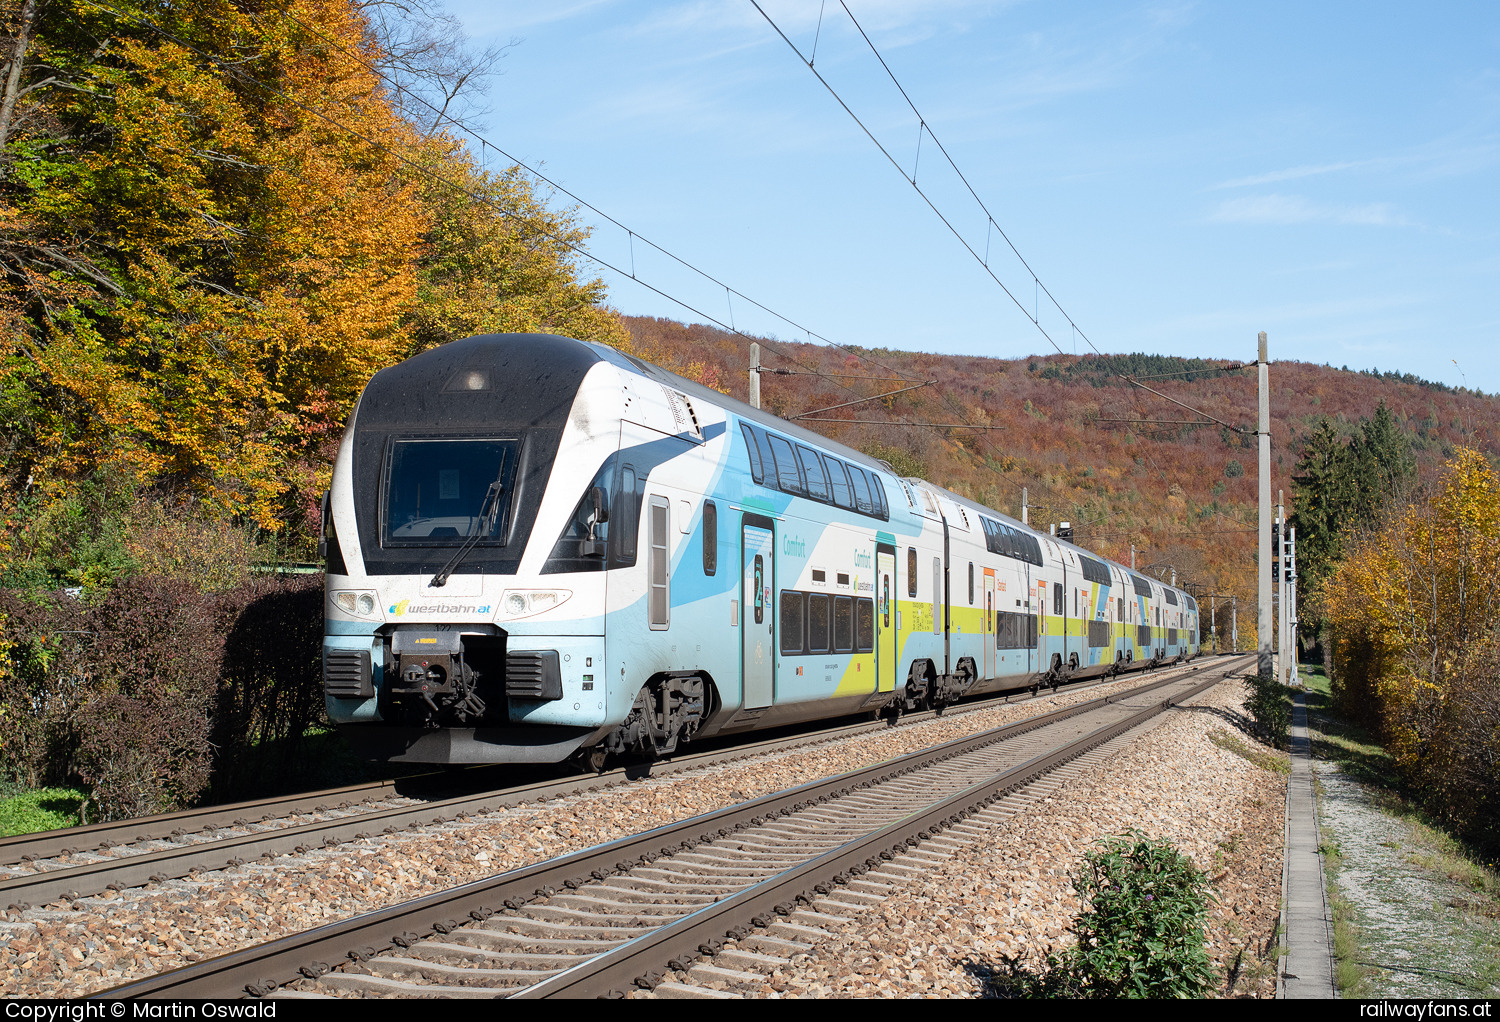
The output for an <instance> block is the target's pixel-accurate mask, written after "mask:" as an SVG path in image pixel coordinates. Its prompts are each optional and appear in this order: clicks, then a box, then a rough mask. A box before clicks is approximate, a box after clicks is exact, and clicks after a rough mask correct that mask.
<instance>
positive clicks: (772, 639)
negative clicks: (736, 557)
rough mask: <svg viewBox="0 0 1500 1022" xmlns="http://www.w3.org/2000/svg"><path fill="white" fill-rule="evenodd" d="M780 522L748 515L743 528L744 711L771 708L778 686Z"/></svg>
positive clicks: (742, 668) (741, 542)
mask: <svg viewBox="0 0 1500 1022" xmlns="http://www.w3.org/2000/svg"><path fill="white" fill-rule="evenodd" d="M775 555H776V523H775V522H773V521H772V520H771V519H769V518H766V517H764V516H763V515H751V514H747V515H745V517H744V519H743V521H742V522H741V525H740V606H741V607H742V608H743V610H742V611H741V613H740V677H741V679H742V692H743V696H744V701H743V703H742V707H743V708H744V709H748V710H753V709H758V708H760V707H762V706H770V705H771V700H772V698H773V695H774V693H775V686H776V615H775V606H776V602H775V600H774V599H773V598H772V597H773V594H774V593H775V591H776V562H775Z"/></svg>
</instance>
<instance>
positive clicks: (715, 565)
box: [703, 500, 719, 575]
mask: <svg viewBox="0 0 1500 1022" xmlns="http://www.w3.org/2000/svg"><path fill="white" fill-rule="evenodd" d="M718 570H719V508H718V506H717V505H715V504H714V502H713V501H711V500H705V501H704V502H703V574H705V575H712V574H713V573H714V572H716V571H718Z"/></svg>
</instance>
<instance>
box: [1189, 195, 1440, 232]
mask: <svg viewBox="0 0 1500 1022" xmlns="http://www.w3.org/2000/svg"><path fill="white" fill-rule="evenodd" d="M1208 219H1209V221H1210V222H1211V223H1220V224H1269V225H1279V226H1285V225H1291V224H1317V223H1321V224H1346V225H1351V226H1365V227H1411V226H1414V222H1413V221H1412V220H1411V219H1410V218H1409V217H1407V216H1406V215H1405V214H1404V213H1402V212H1401V211H1400V210H1398V209H1397V208H1396V207H1395V206H1393V205H1391V204H1390V203H1388V202H1372V203H1369V204H1367V205H1363V206H1348V205H1340V204H1336V203H1317V202H1312V201H1310V200H1308V199H1305V198H1303V197H1302V196H1300V195H1274V194H1273V195H1247V196H1245V197H1244V198H1240V199H1230V200H1228V201H1227V202H1221V203H1220V204H1219V207H1218V208H1217V209H1215V210H1214V211H1213V212H1212V213H1210V214H1209V216H1208Z"/></svg>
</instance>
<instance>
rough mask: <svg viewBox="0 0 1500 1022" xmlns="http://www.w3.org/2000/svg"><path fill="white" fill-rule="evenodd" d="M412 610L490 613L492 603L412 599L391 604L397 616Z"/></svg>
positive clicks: (393, 612)
mask: <svg viewBox="0 0 1500 1022" xmlns="http://www.w3.org/2000/svg"><path fill="white" fill-rule="evenodd" d="M407 612H410V613H412V614H488V613H489V612H490V605H489V604H488V603H486V604H484V605H483V606H479V605H476V604H473V603H412V601H410V600H401V601H399V602H397V603H393V604H391V609H390V613H391V614H392V615H394V616H395V617H400V616H401V615H403V614H405V613H407Z"/></svg>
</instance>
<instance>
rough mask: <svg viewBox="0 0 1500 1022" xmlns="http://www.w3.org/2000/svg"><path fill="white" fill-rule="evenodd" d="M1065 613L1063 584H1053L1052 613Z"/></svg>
mask: <svg viewBox="0 0 1500 1022" xmlns="http://www.w3.org/2000/svg"><path fill="white" fill-rule="evenodd" d="M1062 612H1063V587H1062V583H1061V582H1053V583H1052V613H1054V614H1061V613H1062Z"/></svg>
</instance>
